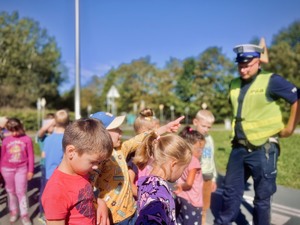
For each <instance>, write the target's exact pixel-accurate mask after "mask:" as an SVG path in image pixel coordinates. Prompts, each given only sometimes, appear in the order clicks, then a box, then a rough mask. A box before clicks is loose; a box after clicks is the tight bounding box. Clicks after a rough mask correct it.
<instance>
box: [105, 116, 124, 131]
mask: <svg viewBox="0 0 300 225" xmlns="http://www.w3.org/2000/svg"><path fill="white" fill-rule="evenodd" d="M124 120H125V116H117V117H116V118H115V119H114V120H113V121H112V122H111V123H110V124H109V125H108V126H107V127H106V130H112V129H115V128H118V127H119V126H121V125H122V123H123V122H124Z"/></svg>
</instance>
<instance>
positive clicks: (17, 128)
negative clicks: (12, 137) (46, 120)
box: [5, 118, 25, 136]
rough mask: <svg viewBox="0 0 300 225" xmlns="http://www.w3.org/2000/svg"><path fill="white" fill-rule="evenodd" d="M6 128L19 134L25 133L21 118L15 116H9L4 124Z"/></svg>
mask: <svg viewBox="0 0 300 225" xmlns="http://www.w3.org/2000/svg"><path fill="white" fill-rule="evenodd" d="M5 127H6V129H7V130H8V131H10V132H16V133H18V135H19V136H21V135H24V134H25V129H24V126H23V124H22V122H21V120H19V119H17V118H9V119H8V120H7V122H6V125H5Z"/></svg>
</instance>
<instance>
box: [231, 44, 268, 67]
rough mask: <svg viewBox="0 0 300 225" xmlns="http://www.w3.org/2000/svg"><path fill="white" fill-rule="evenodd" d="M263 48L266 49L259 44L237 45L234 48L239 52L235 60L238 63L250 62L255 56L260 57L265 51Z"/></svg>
mask: <svg viewBox="0 0 300 225" xmlns="http://www.w3.org/2000/svg"><path fill="white" fill-rule="evenodd" d="M263 50H264V49H263V48H262V47H260V46H258V45H251V44H243V45H237V46H235V47H234V48H233V51H234V52H235V53H237V56H236V59H235V61H236V62H237V63H246V62H250V61H251V60H252V59H254V58H260V54H261V53H262V52H263Z"/></svg>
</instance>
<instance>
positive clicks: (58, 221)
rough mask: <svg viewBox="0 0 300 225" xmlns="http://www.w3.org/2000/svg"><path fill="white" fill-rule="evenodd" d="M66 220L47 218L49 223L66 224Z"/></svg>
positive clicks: (53, 224) (50, 224)
mask: <svg viewBox="0 0 300 225" xmlns="http://www.w3.org/2000/svg"><path fill="white" fill-rule="evenodd" d="M65 224H66V221H65V220H47V225H65Z"/></svg>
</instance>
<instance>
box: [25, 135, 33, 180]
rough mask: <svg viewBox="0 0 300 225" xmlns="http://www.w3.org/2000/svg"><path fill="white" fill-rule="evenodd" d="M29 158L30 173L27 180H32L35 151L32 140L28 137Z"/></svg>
mask: <svg viewBox="0 0 300 225" xmlns="http://www.w3.org/2000/svg"><path fill="white" fill-rule="evenodd" d="M27 157H28V173H27V180H31V179H32V177H33V171H34V149H33V144H32V140H31V138H30V137H28V142H27Z"/></svg>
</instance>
